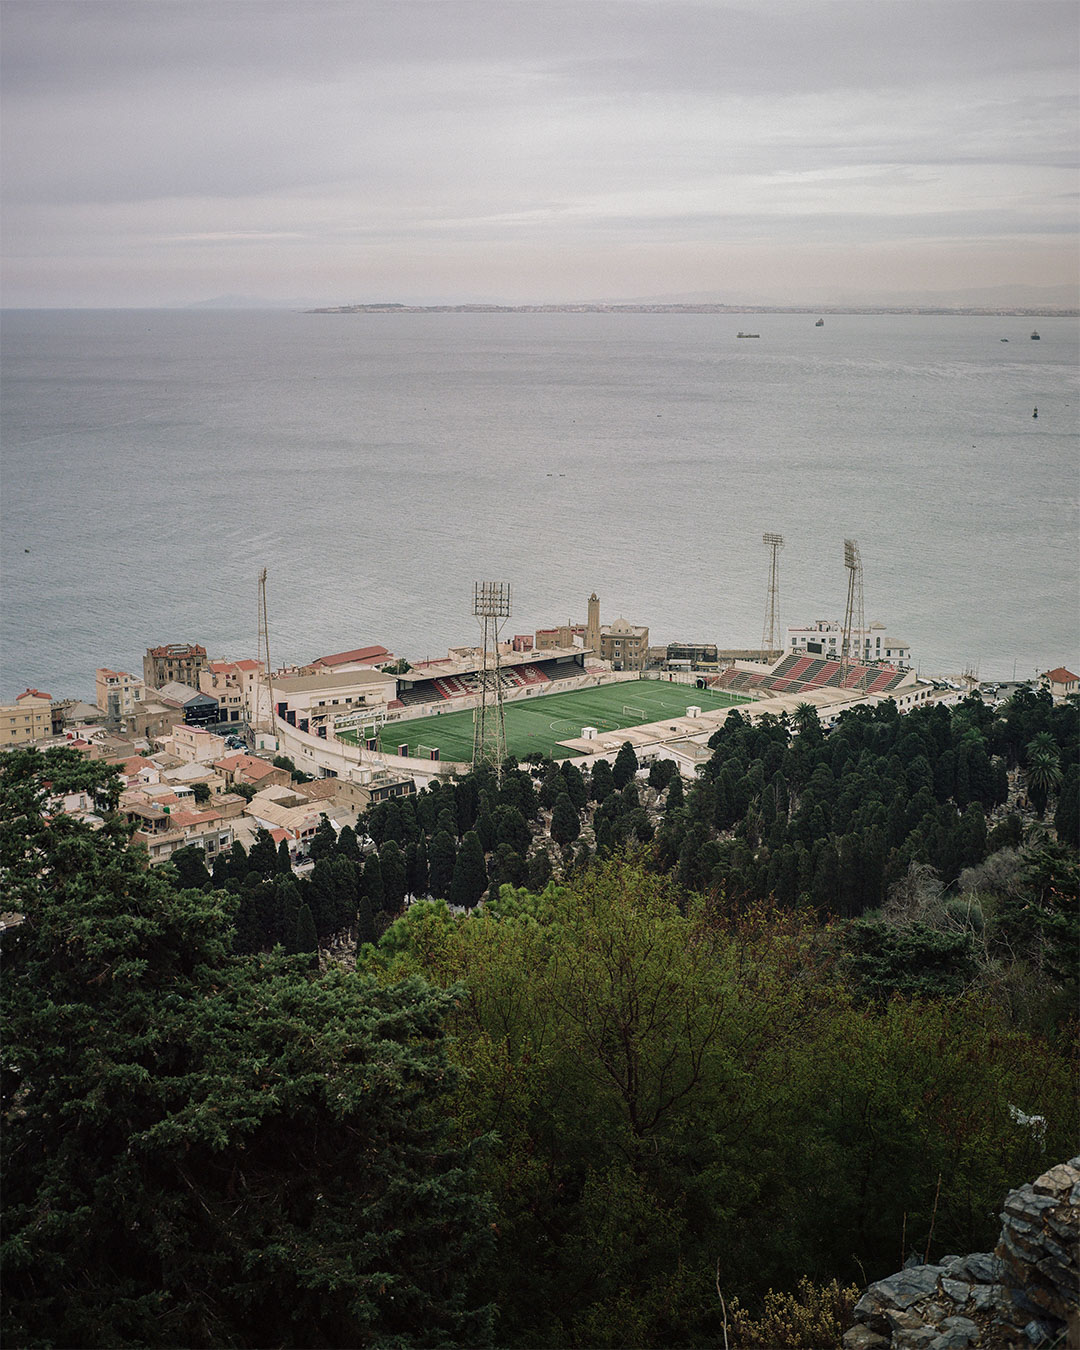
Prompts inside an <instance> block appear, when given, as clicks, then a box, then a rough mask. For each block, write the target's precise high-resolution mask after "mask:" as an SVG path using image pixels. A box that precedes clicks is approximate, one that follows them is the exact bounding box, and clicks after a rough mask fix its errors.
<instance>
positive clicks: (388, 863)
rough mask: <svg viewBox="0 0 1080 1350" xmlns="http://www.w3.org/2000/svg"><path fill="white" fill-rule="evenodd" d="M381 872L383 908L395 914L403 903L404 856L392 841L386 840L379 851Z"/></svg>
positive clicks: (395, 842)
mask: <svg viewBox="0 0 1080 1350" xmlns="http://www.w3.org/2000/svg"><path fill="white" fill-rule="evenodd" d="M379 867H380V868H381V870H382V882H383V908H384V909H386V910H387V911H388V912H389V913H391V914H396V913H397V912H398V910H399V909H400V908H401V907H402V905H403V904H404V903H405V856H404V854H403V853H402V851H401V848H400V846H399V845H398V843H397V841H396V840H394V839H388V840H387V841H386V843H385V844H383V846H382V848H381V849H380V850H379Z"/></svg>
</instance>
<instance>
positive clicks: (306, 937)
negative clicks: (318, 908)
mask: <svg viewBox="0 0 1080 1350" xmlns="http://www.w3.org/2000/svg"><path fill="white" fill-rule="evenodd" d="M293 950H294V951H295V952H296V953H297V955H300V956H302V955H303V954H304V953H305V952H310V953H311V955H312V956H313V957H314V960H313V962H312V964H313V965H314V964H315V963H316V962H317V961H318V955H319V939H318V935H317V934H316V932H315V920H314V918H313V917H312V913H311V910H310V909H309V908H308V906H307V905H301V906H300V912H299V914H297V916H296V938H295V941H294V944H293Z"/></svg>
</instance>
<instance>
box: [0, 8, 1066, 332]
mask: <svg viewBox="0 0 1080 1350" xmlns="http://www.w3.org/2000/svg"><path fill="white" fill-rule="evenodd" d="M1078 12H1080V11H1078V8H1077V6H1076V5H1075V4H1074V3H1073V0H1065V2H1064V3H1058V2H1057V0H896V2H895V3H894V0H566V2H565V3H564V2H563V0H387V2H386V3H384V2H383V0H2V3H0V62H2V70H0V74H2V84H0V98H2V122H0V128H2V130H0V152H2V159H0V164H2V179H0V212H2V220H0V223H2V240H3V243H2V249H3V258H2V271H0V301H2V303H3V304H4V305H6V306H9V307H54V306H59V307H84V306H89V307H96V306H100V307H115V306H119V307H126V306H133V307H140V306H163V305H184V304H191V303H197V302H202V301H206V300H208V299H211V298H212V297H217V296H222V295H234V296H246V297H252V298H257V299H261V300H265V301H268V302H284V301H290V302H297V301H299V302H302V303H323V304H338V303H341V304H347V303H362V302H381V301H397V302H402V303H412V304H440V303H465V302H492V301H494V302H500V303H507V304H531V303H565V302H574V301H604V300H608V301H610V300H650V299H655V300H681V299H707V300H712V301H720V302H724V301H726V302H730V303H735V304H741V303H763V304H767V303H793V304H824V303H830V302H832V303H845V302H846V303H888V302H889V301H890V300H895V299H908V300H910V299H912V298H914V297H927V298H930V297H944V296H953V297H957V299H956V301H955V302H958V303H962V302H963V299H962V298H964V297H966V298H970V299H971V300H972V301H973V302H976V303H977V302H978V301H977V297H979V296H985V297H990V296H995V297H997V298H998V299H1001V300H1003V301H1004V300H1005V297H1006V295H1007V294H1008V295H1012V296H1013V297H1014V298H1013V300H1012V303H1018V302H1022V301H1021V299H1020V297H1021V296H1030V297H1041V298H1042V299H1044V300H1049V299H1050V298H1051V296H1053V297H1054V298H1055V299H1056V300H1057V303H1062V304H1069V303H1073V304H1075V303H1076V300H1075V298H1074V297H1075V288H1076V284H1077V259H1078V252H1077V239H1076V227H1077V183H1078V180H1077V174H1076V160H1077V139H1078V137H1077V98H1076V95H1077V69H1078V42H1077V30H1078ZM988 302H989V303H995V301H994V300H993V299H990V300H989V301H988Z"/></svg>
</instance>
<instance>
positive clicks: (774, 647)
mask: <svg viewBox="0 0 1080 1350" xmlns="http://www.w3.org/2000/svg"><path fill="white" fill-rule="evenodd" d="M761 542H762V543H763V544H765V545H766V546H767V548H768V549H769V593H768V595H767V596H766V599H765V627H764V628H763V629H762V630H761V654H762V656H764V655H765V654H766V653H768V652H776V651H779V650H780V647H781V639H780V560H779V556H778V555H779V553H780V550H781V549H782V548H783V546H784V536H783V535H782V534H763V535H762V536H761Z"/></svg>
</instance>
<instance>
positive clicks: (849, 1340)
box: [843, 1326, 889, 1350]
mask: <svg viewBox="0 0 1080 1350" xmlns="http://www.w3.org/2000/svg"><path fill="white" fill-rule="evenodd" d="M843 1346H844V1350H889V1338H888V1336H882V1335H880V1334H879V1333H878V1332H876V1331H872V1330H871V1329H870V1327H867V1326H854V1327H852V1328H851V1330H850V1331H845V1332H844V1341H843Z"/></svg>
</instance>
